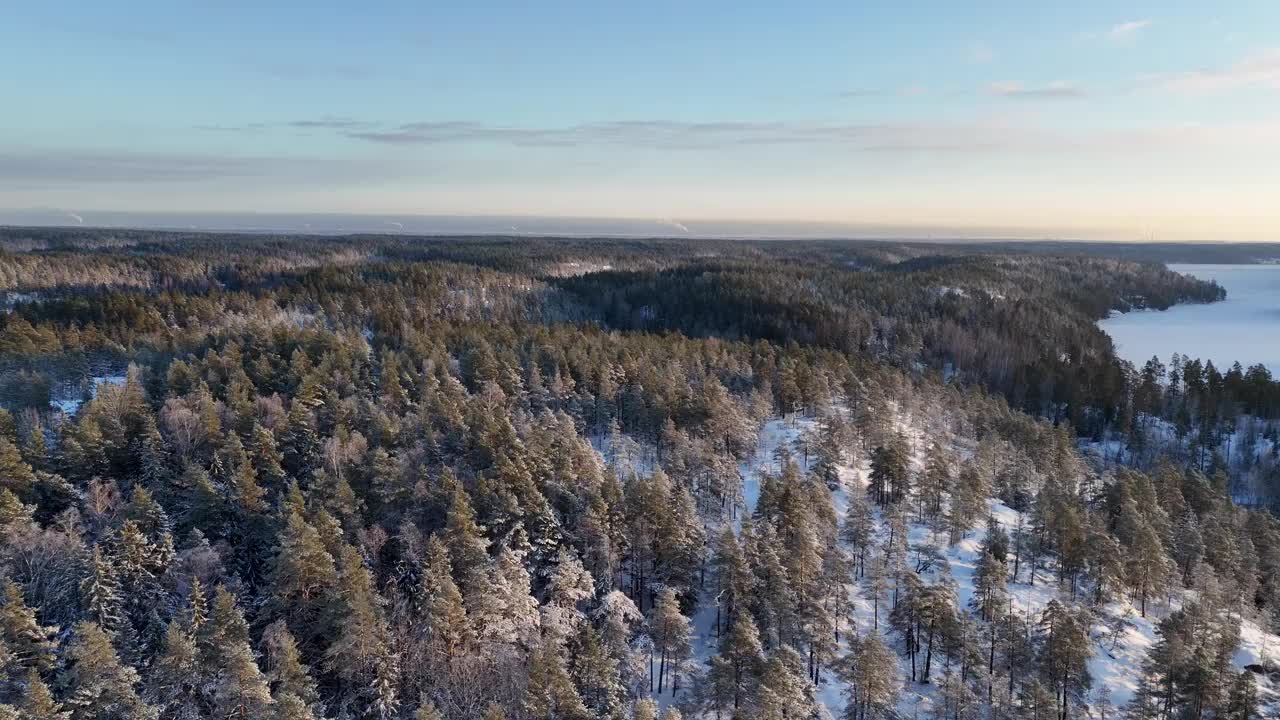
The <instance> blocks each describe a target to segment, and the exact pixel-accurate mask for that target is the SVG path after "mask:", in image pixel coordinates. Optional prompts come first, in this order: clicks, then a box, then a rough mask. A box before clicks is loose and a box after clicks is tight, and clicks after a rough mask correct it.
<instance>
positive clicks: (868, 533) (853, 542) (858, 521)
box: [840, 493, 875, 578]
mask: <svg viewBox="0 0 1280 720" xmlns="http://www.w3.org/2000/svg"><path fill="white" fill-rule="evenodd" d="M840 539H841V540H843V541H844V542H846V543H848V545H849V547H850V549H851V550H852V553H853V558H854V560H855V561H856V571H857V575H856V577H859V578H861V577H863V576H864V575H865V574H866V571H867V551H868V550H869V549H870V548H871V546H872V544H873V543H874V541H875V517H874V516H873V515H872V514H871V507H870V506H869V505H867V501H866V499H865V498H864V497H863V496H862V495H861V494H858V493H853V494H851V495H850V496H849V506H848V507H847V508H846V509H845V516H844V524H843V525H841V526H840Z"/></svg>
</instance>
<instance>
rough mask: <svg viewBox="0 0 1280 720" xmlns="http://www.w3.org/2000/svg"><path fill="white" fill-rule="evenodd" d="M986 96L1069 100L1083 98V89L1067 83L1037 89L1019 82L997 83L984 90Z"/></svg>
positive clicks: (1052, 84)
mask: <svg viewBox="0 0 1280 720" xmlns="http://www.w3.org/2000/svg"><path fill="white" fill-rule="evenodd" d="M986 91H987V94H989V95H995V96H997V97H1005V98H1014V99H1023V100H1028V99H1031V100H1034V99H1070V98H1080V97H1084V96H1085V91H1084V89H1083V88H1081V87H1079V86H1077V85H1073V84H1071V83H1068V82H1052V83H1049V84H1048V85H1042V86H1039V87H1028V86H1026V85H1023V84H1022V83H1020V82H1012V81H1008V82H997V83H992V84H990V85H988V86H987V88H986Z"/></svg>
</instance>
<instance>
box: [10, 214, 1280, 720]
mask: <svg viewBox="0 0 1280 720" xmlns="http://www.w3.org/2000/svg"><path fill="white" fill-rule="evenodd" d="M0 290H3V291H4V292H5V293H6V294H5V305H4V312H3V314H0V406H2V407H3V411H0V719H8V718H20V719H21V720H48V719H54V718H57V719H68V720H114V719H117V718H119V719H124V718H129V719H131V720H132V719H135V718H154V719H156V720H160V719H163V720H177V719H182V720H206V719H207V720H213V719H214V718H218V719H219V720H221V719H224V718H269V719H271V720H306V719H313V720H320V719H322V718H329V719H332V720H339V719H342V720H345V719H350V718H378V719H379V720H392V719H397V720H409V719H413V720H431V719H437V718H444V719H448V720H452V719H455V718H457V719H459V720H502V719H504V718H506V719H509V720H552V719H556V720H560V719H564V720H588V719H591V718H610V719H614V718H617V719H619V720H658V719H661V720H679V719H680V718H717V719H719V718H735V719H737V718H741V719H742V720H755V719H759V720H803V719H806V718H826V717H838V718H848V719H849V720H875V719H878V718H926V717H931V718H939V719H940V720H941V719H943V718H948V719H952V720H969V719H973V720H976V719H978V718H992V719H996V718H1000V719H1009V720H1015V719H1017V720H1021V719H1023V718H1027V719H1035V720H1042V719H1043V720H1047V719H1048V718H1056V720H1069V719H1076V718H1097V719H1098V720H1105V718H1116V717H1127V718H1133V719H1134V720H1172V719H1173V718H1224V719H1230V720H1250V719H1252V718H1263V717H1270V716H1274V713H1276V712H1280V696H1278V695H1277V691H1280V675H1278V674H1280V658H1277V654H1280V638H1278V637H1277V636H1276V635H1275V632H1276V630H1277V629H1278V628H1280V522H1278V521H1277V519H1276V517H1275V516H1274V515H1273V512H1272V508H1273V507H1274V506H1275V503H1276V501H1277V500H1278V499H1280V475H1278V474H1277V473H1276V472H1275V467H1276V463H1275V459H1276V458H1275V455H1276V448H1277V443H1276V439H1277V436H1276V433H1277V430H1276V421H1277V420H1278V419H1280V418H1278V417H1277V416H1278V415H1280V386H1278V385H1277V384H1276V382H1275V381H1274V379H1272V378H1271V377H1270V375H1269V374H1267V372H1266V370H1265V369H1263V368H1260V367H1259V368H1250V369H1244V368H1239V367H1236V368H1231V369H1229V370H1228V371H1226V372H1225V373H1224V372H1222V371H1221V370H1219V369H1216V368H1213V367H1212V366H1205V365H1202V364H1200V363H1199V362H1198V361H1194V360H1187V361H1184V360H1183V359H1182V358H1178V359H1177V362H1175V363H1173V364H1172V366H1164V365H1160V364H1159V363H1153V364H1149V365H1148V366H1146V367H1143V368H1134V367H1132V366H1131V365H1129V364H1128V363H1125V362H1123V361H1121V360H1119V359H1117V357H1116V356H1115V353H1114V350H1113V348H1112V345H1111V342H1110V340H1109V338H1107V336H1106V335H1105V334H1104V333H1102V332H1101V331H1100V330H1099V329H1098V328H1097V326H1096V321H1097V320H1098V319H1099V318H1101V317H1103V316H1105V315H1106V314H1107V313H1108V312H1111V311H1113V310H1121V311H1124V310H1128V309H1133V308H1138V307H1168V306H1169V305H1172V304H1175V303H1183V302H1212V301H1215V300H1219V299H1221V298H1222V297H1223V296H1224V292H1223V290H1222V288H1220V287H1218V286H1216V285H1214V284H1211V283H1204V282H1201V281H1197V280H1194V279H1191V278H1188V277H1185V276H1182V275H1179V274H1177V273H1173V272H1171V271H1169V270H1167V269H1166V268H1164V267H1163V266H1162V265H1159V264H1153V263H1146V262H1132V261H1129V260H1124V259H1117V258H1110V257H1101V256H1097V255H1091V254H1086V253H1075V252H1066V251H1064V252H1062V253H1061V254H1048V253H1045V252H1033V251H1025V250H1023V249H1020V248H1018V247H1016V246H984V247H972V248H971V247H968V246H952V245H924V244H910V243H885V242H876V243H871V242H868V243H855V242H837V241H823V242H795V243H784V242H756V241H752V242H747V241H742V242H729V241H706V242H699V241H676V240H661V239H655V240H582V239H557V238H412V237H405V236H359V237H293V236H250V235H212V234H199V233H175V232H160V231H125V230H92V229H69V230H59V229H24V228H9V229H0ZM1189 350H1191V349H1189Z"/></svg>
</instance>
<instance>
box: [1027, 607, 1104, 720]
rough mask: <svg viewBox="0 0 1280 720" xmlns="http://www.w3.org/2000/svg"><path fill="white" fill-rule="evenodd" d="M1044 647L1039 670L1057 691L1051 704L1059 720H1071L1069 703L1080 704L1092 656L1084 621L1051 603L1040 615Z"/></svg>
mask: <svg viewBox="0 0 1280 720" xmlns="http://www.w3.org/2000/svg"><path fill="white" fill-rule="evenodd" d="M1040 627H1041V633H1042V635H1043V643H1042V645H1041V649H1040V669H1041V674H1042V675H1043V677H1044V679H1045V682H1046V684H1047V685H1048V686H1049V688H1050V689H1052V690H1054V691H1056V692H1055V697H1054V703H1055V704H1056V706H1057V708H1058V716H1059V718H1060V720H1067V718H1069V717H1071V709H1070V708H1071V701H1072V699H1073V698H1074V699H1075V700H1076V702H1077V704H1079V703H1082V702H1083V698H1084V693H1085V692H1086V691H1087V690H1088V689H1089V685H1090V683H1091V678H1090V676H1089V670H1088V667H1087V666H1086V663H1087V661H1088V660H1089V656H1090V655H1092V654H1093V650H1092V643H1091V642H1090V639H1089V623H1088V621H1087V618H1085V617H1083V616H1082V615H1081V614H1079V613H1077V612H1076V611H1073V610H1071V609H1070V608H1068V607H1066V606H1065V605H1063V604H1061V603H1059V602H1058V601H1057V600H1050V601H1049V604H1048V605H1047V606H1046V607H1045V609H1044V612H1043V613H1041V615H1040Z"/></svg>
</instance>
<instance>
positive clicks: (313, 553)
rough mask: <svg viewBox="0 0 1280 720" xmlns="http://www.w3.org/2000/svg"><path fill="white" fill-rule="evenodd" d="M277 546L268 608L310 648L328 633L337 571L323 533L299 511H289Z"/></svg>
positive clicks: (270, 579) (270, 582)
mask: <svg viewBox="0 0 1280 720" xmlns="http://www.w3.org/2000/svg"><path fill="white" fill-rule="evenodd" d="M277 542H278V547H279V549H278V550H277V552H276V558H275V562H274V564H273V566H272V568H271V574H270V577H269V581H268V584H269V587H270V591H269V599H268V602H267V606H268V608H269V610H270V611H271V613H272V615H274V616H283V617H284V618H286V619H287V620H288V622H289V627H290V628H292V629H293V630H294V632H295V633H297V636H298V638H299V639H300V641H301V642H302V644H303V646H304V647H308V646H310V645H311V644H312V642H314V641H315V640H316V639H317V638H319V637H322V636H323V635H324V634H325V633H326V631H327V628H326V627H325V626H324V624H323V623H322V620H323V619H324V618H325V615H324V611H325V598H326V597H327V596H328V594H329V593H330V592H331V591H332V589H333V588H334V587H336V586H337V583H338V572H337V567H336V564H335V563H334V560H333V556H332V555H330V554H329V551H328V549H326V548H325V543H324V541H323V540H322V538H321V536H320V533H319V532H318V531H317V530H316V528H314V527H313V526H312V525H311V524H310V523H308V522H307V521H306V520H304V519H303V517H302V515H300V514H299V513H298V512H296V511H295V510H292V509H290V510H289V511H288V514H287V516H286V518H285V526H284V528H283V529H282V530H281V531H280V535H279V540H278V541H277Z"/></svg>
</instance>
